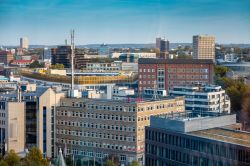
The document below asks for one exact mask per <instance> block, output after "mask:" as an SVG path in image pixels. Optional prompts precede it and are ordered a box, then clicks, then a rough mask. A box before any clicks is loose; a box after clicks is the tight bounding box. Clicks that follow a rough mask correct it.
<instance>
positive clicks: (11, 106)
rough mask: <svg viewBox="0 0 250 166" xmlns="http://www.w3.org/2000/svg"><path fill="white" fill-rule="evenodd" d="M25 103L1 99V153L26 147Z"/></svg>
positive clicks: (21, 149)
mask: <svg viewBox="0 0 250 166" xmlns="http://www.w3.org/2000/svg"><path fill="white" fill-rule="evenodd" d="M24 110H25V104H24V102H17V101H4V100H1V99H0V114H1V116H0V122H1V123H0V155H1V156H4V155H5V154H6V153H7V152H9V151H10V150H11V149H13V150H14V151H15V152H16V153H19V152H22V151H24V149H25V111H24Z"/></svg>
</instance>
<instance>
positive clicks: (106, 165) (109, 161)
mask: <svg viewBox="0 0 250 166" xmlns="http://www.w3.org/2000/svg"><path fill="white" fill-rule="evenodd" d="M105 166H116V165H115V163H114V162H113V161H112V160H107V161H106V162H105Z"/></svg>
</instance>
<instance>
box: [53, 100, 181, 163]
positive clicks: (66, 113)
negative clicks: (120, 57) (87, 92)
mask: <svg viewBox="0 0 250 166" xmlns="http://www.w3.org/2000/svg"><path fill="white" fill-rule="evenodd" d="M183 110H184V99H183V98H182V97H180V98H170V99H163V100H159V101H152V100H151V101H141V102H137V101H135V102H126V101H124V102H122V101H112V100H97V99H75V98H65V99H62V100H61V105H60V107H57V143H58V146H59V147H58V148H60V147H61V148H62V149H64V154H65V155H71V154H74V155H75V156H79V157H89V158H94V157H95V159H96V160H97V161H99V162H100V163H102V160H103V158H105V157H107V156H108V155H112V154H113V155H116V156H117V157H119V159H120V163H121V164H125V165H128V163H130V162H132V161H133V160H138V161H139V162H140V163H141V164H143V162H144V143H145V142H144V132H145V130H144V127H145V126H147V125H149V123H150V122H149V118H150V116H151V115H159V114H163V113H167V112H171V111H172V112H178V111H180V112H181V111H183Z"/></svg>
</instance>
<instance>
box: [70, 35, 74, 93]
mask: <svg viewBox="0 0 250 166" xmlns="http://www.w3.org/2000/svg"><path fill="white" fill-rule="evenodd" d="M70 36H71V97H74V96H75V94H74V57H75V43H74V38H75V31H74V30H71V32H70Z"/></svg>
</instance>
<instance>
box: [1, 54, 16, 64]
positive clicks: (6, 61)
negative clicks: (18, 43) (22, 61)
mask: <svg viewBox="0 0 250 166" xmlns="http://www.w3.org/2000/svg"><path fill="white" fill-rule="evenodd" d="M13 59H14V56H13V54H12V53H11V52H10V51H0V63H4V64H5V65H7V64H9V63H10V61H12V60H13Z"/></svg>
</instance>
